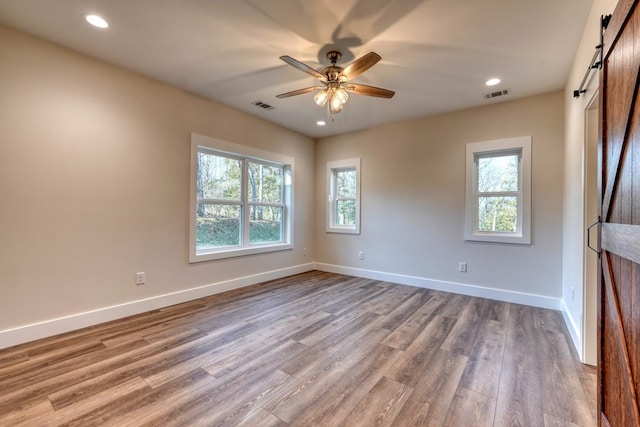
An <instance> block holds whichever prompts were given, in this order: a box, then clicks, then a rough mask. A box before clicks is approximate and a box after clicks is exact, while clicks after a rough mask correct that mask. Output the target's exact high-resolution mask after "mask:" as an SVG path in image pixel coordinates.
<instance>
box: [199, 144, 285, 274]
mask: <svg viewBox="0 0 640 427" xmlns="http://www.w3.org/2000/svg"><path fill="white" fill-rule="evenodd" d="M201 149H204V150H207V151H211V153H212V154H219V155H223V156H227V157H230V158H238V159H245V160H249V161H255V162H258V163H263V164H266V165H278V166H283V167H284V176H283V180H284V182H283V184H284V185H283V194H282V197H283V203H282V204H272V203H254V202H249V200H248V195H247V191H246V188H245V187H246V184H247V183H246V181H245V179H244V177H245V176H246V174H247V168H248V165H247V162H246V161H244V162H243V171H242V174H243V179H242V182H241V186H242V201H241V202H238V203H239V204H241V205H242V206H243V208H242V214H241V223H242V233H241V234H242V236H243V237H242V241H241V245H240V246H233V247H222V248H214V249H207V250H200V251H198V250H197V249H196V231H197V214H198V195H197V168H198V163H197V162H198V152H199V150H201ZM293 169H294V159H293V158H291V157H288V156H283V155H281V154H276V153H271V152H268V151H263V150H259V149H256V148H252V147H247V146H244V145H239V144H234V143H232V142H227V141H222V140H219V139H215V138H210V137H207V136H203V135H198V134H195V133H192V134H191V174H190V197H189V262H190V263H196V262H201V261H210V260H216V259H223V258H232V257H238V256H245V255H253V254H259V253H265V252H274V251H283V250H289V249H293V243H292V242H293ZM226 204H229V203H226ZM231 204H233V203H231ZM250 206H282V207H283V224H282V240H281V241H279V242H273V243H272V242H269V243H259V244H250V243H249V241H248V239H249V236H248V234H249V207H250Z"/></svg>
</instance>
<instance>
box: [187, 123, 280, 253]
mask: <svg viewBox="0 0 640 427" xmlns="http://www.w3.org/2000/svg"><path fill="white" fill-rule="evenodd" d="M192 152H193V163H192V177H191V182H192V183H191V187H192V192H191V194H192V199H191V200H192V203H191V206H192V208H191V227H190V230H191V231H190V252H189V255H190V256H189V259H190V262H197V261H204V260H210V259H218V258H228V257H233V256H240V255H249V254H254V253H261V252H270V251H274V250H283V249H290V248H291V247H292V246H291V243H290V242H291V232H290V230H291V218H292V215H291V194H292V183H291V175H292V174H291V169H292V163H293V162H292V160H291V159H289V158H285V157H282V156H279V155H276V154H273V153H268V152H262V151H259V150H255V149H251V148H249V147H244V146H240V145H237V144H232V143H229V142H225V141H218V140H215V139H212V138H206V137H203V136H201V135H195V134H194V135H192Z"/></svg>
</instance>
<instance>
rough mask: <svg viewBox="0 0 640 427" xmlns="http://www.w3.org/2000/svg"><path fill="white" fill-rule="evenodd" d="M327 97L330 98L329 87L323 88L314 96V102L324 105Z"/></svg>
mask: <svg viewBox="0 0 640 427" xmlns="http://www.w3.org/2000/svg"><path fill="white" fill-rule="evenodd" d="M327 99H329V93H328V92H327V89H323V90H321V91H320V92H318V93H316V95H315V96H314V97H313V100H314V102H315V103H316V104H317V105H318V106H319V107H324V105H325V104H326V103H327Z"/></svg>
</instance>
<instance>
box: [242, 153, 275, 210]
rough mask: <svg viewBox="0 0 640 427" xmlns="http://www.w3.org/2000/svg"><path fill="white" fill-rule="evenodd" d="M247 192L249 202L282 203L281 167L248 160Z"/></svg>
mask: <svg viewBox="0 0 640 427" xmlns="http://www.w3.org/2000/svg"><path fill="white" fill-rule="evenodd" d="M247 194H248V195H249V201H250V202H257V203H282V167H278V166H267V165H263V164H261V163H254V162H249V182H247Z"/></svg>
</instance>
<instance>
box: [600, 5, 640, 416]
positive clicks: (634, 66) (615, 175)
mask: <svg viewBox="0 0 640 427" xmlns="http://www.w3.org/2000/svg"><path fill="white" fill-rule="evenodd" d="M603 46H604V47H603V57H604V61H603V68H602V74H601V78H602V81H601V85H600V90H601V92H600V94H601V96H600V100H601V102H602V104H601V111H602V123H601V125H602V129H601V141H600V147H599V156H600V159H599V160H600V163H599V170H600V176H599V192H600V197H601V220H602V227H601V239H600V242H601V243H600V245H601V266H600V274H599V296H600V304H599V307H600V308H599V311H600V313H599V317H600V319H599V320H600V331H599V342H600V351H599V382H598V401H599V405H600V406H599V410H600V425H602V426H607V425H610V426H612V427H618V426H620V427H630V426H640V416H639V415H638V405H639V403H640V400H638V396H639V394H640V98H639V94H638V92H639V84H640V7H638V0H635V1H634V0H619V2H618V5H617V7H616V10H615V12H614V13H613V16H612V18H611V21H610V23H609V27H608V29H607V31H606V33H605V38H604V45H603Z"/></svg>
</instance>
